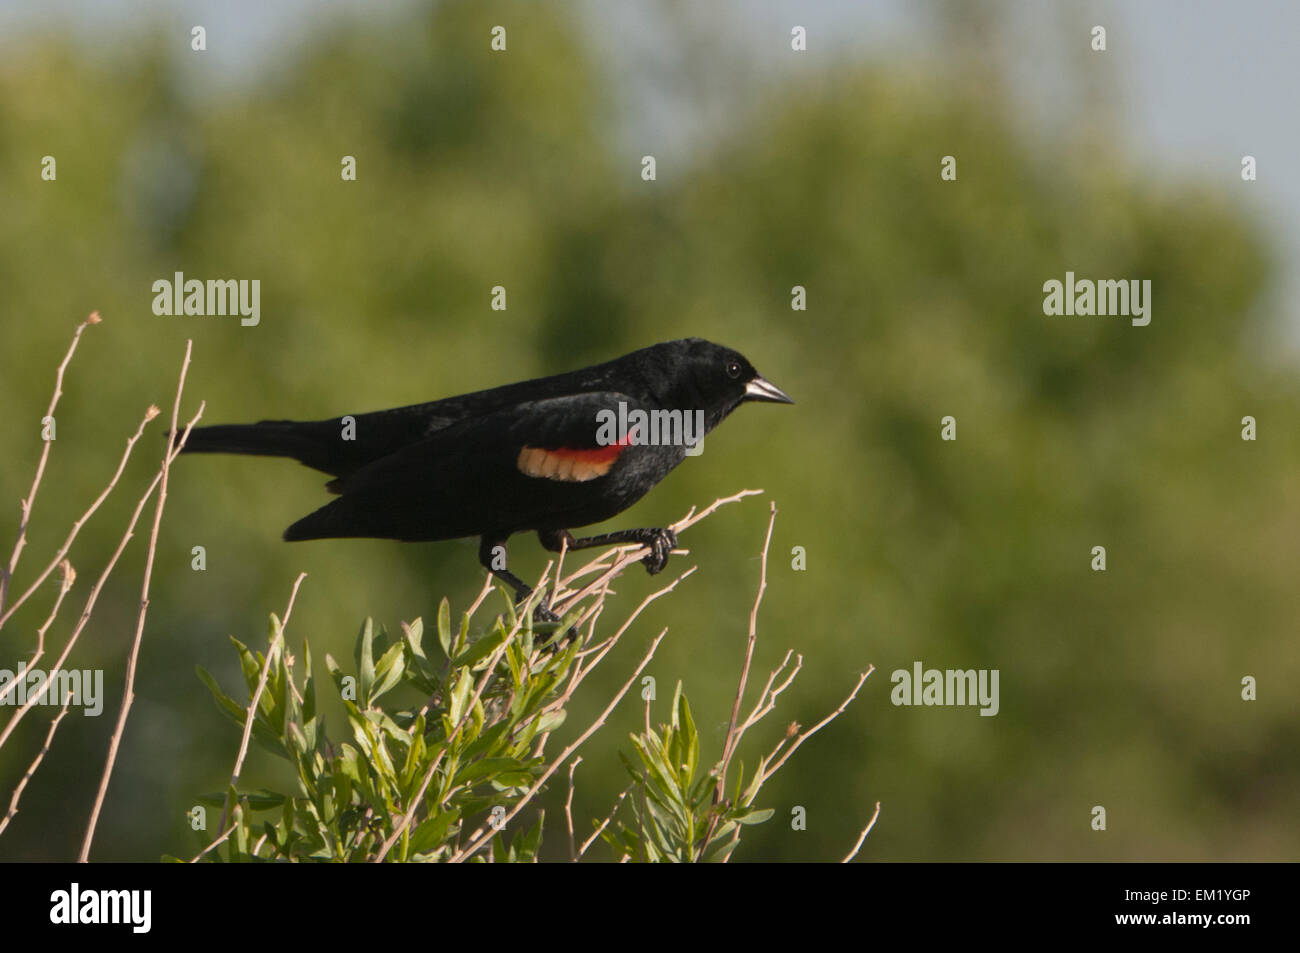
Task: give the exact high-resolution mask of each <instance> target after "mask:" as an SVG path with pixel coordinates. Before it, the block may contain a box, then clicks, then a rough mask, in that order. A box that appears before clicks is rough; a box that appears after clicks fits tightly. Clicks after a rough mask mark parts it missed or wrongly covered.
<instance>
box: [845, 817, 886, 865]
mask: <svg viewBox="0 0 1300 953" xmlns="http://www.w3.org/2000/svg"><path fill="white" fill-rule="evenodd" d="M879 816H880V802H879V801H877V802H876V813H875V814H872V815H871V820H870V821H868V822H867V826H866V827H864V828H863V829H862V833H861V834H859V835H858V842H857V843H856V844H854V845H853V849H852V850H851V851H849V852H848V853H847V854H846V855H845V856H844V859H843V860H841V861H840V863H841V864H847V863H848V862H849V861H851V860H852V859H853V858H854V857H856V856H858V851H860V850H862V842H863V841H865V840H866V839H867V835H868V834H870V833H871V829H872V828H873V827H875V826H876V818H878V817H879Z"/></svg>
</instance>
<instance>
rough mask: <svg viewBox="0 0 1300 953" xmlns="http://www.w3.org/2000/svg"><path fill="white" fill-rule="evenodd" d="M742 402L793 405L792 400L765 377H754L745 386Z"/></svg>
mask: <svg viewBox="0 0 1300 953" xmlns="http://www.w3.org/2000/svg"><path fill="white" fill-rule="evenodd" d="M743 399H744V400H763V401H769V402H771V403H773V404H793V403H794V399H793V398H792V397H791V396H790V395H789V394H787V393H786V392H785V391H783V390H781V388H779V387H777V386H776V385H775V384H773V383H772V382H771V381H770V380H768V379H767V378H766V377H761V376H760V377H755V378H754V379H753V380H752V381H750V382H749V383H748V384H746V385H745V396H744V398H743Z"/></svg>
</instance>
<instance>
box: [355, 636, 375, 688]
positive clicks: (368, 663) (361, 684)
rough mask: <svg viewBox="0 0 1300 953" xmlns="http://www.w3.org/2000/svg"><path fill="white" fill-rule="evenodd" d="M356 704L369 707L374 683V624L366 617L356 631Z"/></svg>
mask: <svg viewBox="0 0 1300 953" xmlns="http://www.w3.org/2000/svg"><path fill="white" fill-rule="evenodd" d="M354 655H355V656H356V660H357V704H358V705H360V706H361V707H363V708H368V707H370V689H371V688H372V687H374V684H375V624H374V620H372V619H370V618H367V619H366V621H365V622H364V623H363V624H362V626H361V631H360V632H359V633H357V645H356V650H355V652H354Z"/></svg>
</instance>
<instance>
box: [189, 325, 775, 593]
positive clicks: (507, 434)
mask: <svg viewBox="0 0 1300 953" xmlns="http://www.w3.org/2000/svg"><path fill="white" fill-rule="evenodd" d="M746 401H773V402H776V403H783V404H792V403H794V401H792V400H791V399H790V398H789V397H788V396H786V394H785V393H784V392H783V391H782V390H781V389H780V388H778V387H776V386H775V385H774V384H772V383H771V382H769V381H767V380H765V379H764V378H763V377H762V376H760V375H759V373H758V372H757V371H756V370H754V368H753V366H752V365H751V364H750V363H749V361H747V360H746V359H745V358H744V357H742V356H741V355H740V354H738V353H736V352H735V351H733V350H730V349H729V348H725V347H722V346H720V345H717V344H711V343H710V342H708V341H704V340H701V339H699V338H687V339H685V340H680V341H668V342H665V343H663V344H656V345H654V346H652V347H647V348H643V349H641V350H639V351H633V352H632V353H631V354H628V355H625V356H624V357H620V358H618V359H617V360H613V361H609V362H608V363H606V364H597V365H595V366H594V367H587V368H583V369H582V370H578V371H571V372H569V373H567V374H557V375H555V376H553V377H541V378H537V379H536V380H530V381H523V382H521V383H518V384H507V385H506V386H504V387H495V388H493V389H491V390H482V391H477V392H475V393H472V394H463V395H461V396H459V397H448V398H446V399H444V400H436V401H432V402H431V403H427V404H416V405H414V406H410V407H398V408H396V409H394V410H383V411H377V412H375V413H368V414H357V415H355V416H352V417H346V416H345V417H335V418H332V419H329V420H318V421H307V422H295V421H291V420H264V421H261V422H260V423H256V424H233V425H225V426H215V427H199V428H197V429H195V430H194V431H193V432H192V433H191V434H190V438H189V440H188V441H187V442H186V445H185V450H186V451H188V452H191V453H247V454H258V455H263V456H273V457H292V458H293V459H295V460H298V461H300V462H302V463H304V464H306V465H307V466H309V467H312V468H314V469H317V470H321V471H323V472H325V473H328V474H331V475H332V476H334V477H335V479H333V480H331V481H330V482H329V483H327V484H326V487H327V488H328V489H329V490H331V491H332V492H334V493H338V494H339V498H338V499H337V500H334V501H333V502H331V503H328V504H327V505H325V506H323V507H321V508H320V509H318V510H317V511H316V512H314V513H312V514H310V515H309V516H305V517H303V518H302V519H300V520H298V522H296V523H294V524H293V525H292V526H290V527H289V528H288V529H287V530H285V533H284V538H285V539H287V540H300V539H324V538H330V537H347V536H352V537H356V536H367V537H380V538H383V539H400V540H407V541H410V542H417V541H424V540H439V539H456V538H459V537H462V536H479V537H481V544H480V546H479V560H480V561H481V562H482V563H483V565H484V567H485V568H487V569H488V570H490V571H491V572H493V573H494V574H495V575H496V576H498V577H499V578H501V579H503V580H505V581H506V582H507V583H509V584H510V585H511V586H512V587H513V588H514V590H515V593H516V596H517V597H518V598H519V599H520V600H521V601H522V600H524V599H526V598H527V597H528V596H529V595H530V594H531V590H530V589H529V587H528V586H527V585H525V584H524V582H523V581H522V580H521V579H519V578H518V577H517V576H515V575H514V574H513V573H511V572H510V571H509V570H508V569H507V568H505V566H504V560H503V558H497V559H495V560H494V558H493V557H494V555H496V556H498V557H504V553H505V549H504V547H505V543H506V540H507V539H508V538H509V537H510V535H511V534H513V533H519V532H525V531H529V530H532V531H536V533H537V535H538V538H539V539H540V540H541V543H542V545H543V546H545V547H546V548H547V549H549V550H553V551H556V552H558V551H559V550H560V547H561V545H563V544H567V545H568V548H569V549H584V548H587V547H590V546H605V545H609V544H617V543H642V544H646V545H648V546H650V548H651V552H650V554H649V555H648V556H646V557H645V559H644V560H642V562H643V563H644V564H645V567H646V569H647V570H648V571H649V572H650V573H651V574H653V573H657V572H659V571H660V570H661V569H663V568H664V565H665V564H666V563H667V561H668V554H669V552H670V551H671V550H672V549H673V547H674V546H676V544H677V539H676V536H675V535H674V533H673V532H672V530H669V529H632V530H624V531H622V532H618V533H606V534H604V535H602V536H591V537H587V538H583V539H575V538H574V537H573V536H572V535H570V533H569V528H570V527H574V526H586V525H589V524H591V523H598V522H600V521H602V520H606V519H609V518H610V517H612V516H614V515H616V514H617V513H621V512H622V511H623V510H625V509H627V508H628V507H629V506H631V505H632V504H633V503H635V502H636V501H637V500H639V499H640V498H641V497H642V496H644V495H645V493H646V492H647V491H648V490H649V489H650V488H651V487H652V486H654V485H655V484H656V483H658V482H659V481H660V480H662V479H663V478H664V477H665V476H667V475H668V472H669V471H670V470H672V469H673V468H674V467H675V466H677V464H679V463H681V462H682V460H683V459H685V457H686V456H687V453H688V450H690V449H691V447H692V446H694V445H695V443H696V442H697V441H698V440H699V439H701V438H702V437H703V436H704V434H705V433H708V432H709V431H711V430H712V429H713V428H714V427H716V426H717V425H718V424H719V423H721V421H722V419H723V418H724V417H726V416H727V415H728V414H729V413H731V412H732V411H733V410H735V409H736V408H737V407H738V406H740V405H741V404H742V403H744V402H746ZM497 547H501V549H499V550H498V549H497ZM538 614H539V617H541V618H547V619H553V618H554V617H553V615H551V613H550V612H549V610H547V609H545V608H543V609H541V610H539V613H538Z"/></svg>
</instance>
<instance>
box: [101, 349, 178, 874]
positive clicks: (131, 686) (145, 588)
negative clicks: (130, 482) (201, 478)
mask: <svg viewBox="0 0 1300 953" xmlns="http://www.w3.org/2000/svg"><path fill="white" fill-rule="evenodd" d="M193 347H194V342H193V341H187V342H186V344H185V359H184V361H182V362H181V373H180V378H179V380H177V382H176V399H175V400H174V401H173V402H172V429H171V431H170V432H171V433H176V428H177V425H178V423H179V418H180V412H181V394H182V393H183V392H184V390H185V375H186V373H187V372H188V371H189V368H190V353H191V351H192V350H193ZM199 413H200V414H202V413H203V406H202V404H200V405H199ZM188 437H189V428H186V432H185V434H184V435H183V436H182V437H181V442H180V447H184V446H185V440H186V439H187V438H188ZM179 449H180V448H179V447H178V448H177V449H176V450H173V449H172V447H171V446H170V444H169V445H168V447H167V449H166V450H164V451H163V458H162V467H161V473H162V481H161V483H160V484H159V486H158V502H157V503H156V504H154V514H153V526H152V527H151V528H150V531H149V549H148V552H147V554H146V557H145V563H144V580H143V581H142V583H141V585H140V611H139V613H138V614H137V615H136V621H135V639H134V641H133V642H132V643H131V654H130V655H129V656H128V657H127V662H126V687H125V688H124V689H123V692H122V706H121V708H120V709H119V711H118V715H117V725H116V727H115V728H114V729H113V734H112V737H111V738H110V739H109V742H108V757H107V759H106V760H105V762H104V773H103V775H102V776H101V777H100V780H99V793H98V794H96V796H95V803H94V805H93V806H92V807H91V809H90V821H89V823H87V825H86V836H85V838H84V839H83V840H82V842H81V853H80V855H79V856H78V858H77V860H78V861H79V862H80V863H83V864H84V863H86V862H87V861H88V860H89V859H90V844H91V841H93V840H94V838H95V826H96V825H97V824H98V823H99V812H100V810H101V809H102V808H103V806H104V798H105V797H106V796H107V794H108V782H109V779H110V778H111V777H112V776H113V766H114V764H116V763H117V752H118V748H119V747H120V745H121V743H122V735H123V734H124V733H125V731H126V719H127V716H128V715H129V714H130V712H131V703H132V702H133V701H135V670H136V665H137V664H138V662H139V659H140V645H141V643H142V642H143V641H144V619H145V615H146V613H147V612H148V611H149V583H150V581H151V579H152V578H153V562H154V555H155V553H156V552H157V550H158V531H159V529H161V527H162V515H163V507H164V506H165V505H166V503H167V477H168V474H169V473H170V472H171V465H172V460H173V459H175V454H176V453H177V452H179Z"/></svg>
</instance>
